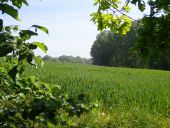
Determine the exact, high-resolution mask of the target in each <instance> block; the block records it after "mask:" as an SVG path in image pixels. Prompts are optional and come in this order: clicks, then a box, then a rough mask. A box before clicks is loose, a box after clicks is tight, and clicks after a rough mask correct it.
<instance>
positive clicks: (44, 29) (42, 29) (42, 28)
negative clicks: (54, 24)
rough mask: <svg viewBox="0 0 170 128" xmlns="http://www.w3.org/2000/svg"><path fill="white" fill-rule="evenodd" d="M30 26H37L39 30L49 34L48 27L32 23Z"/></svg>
mask: <svg viewBox="0 0 170 128" xmlns="http://www.w3.org/2000/svg"><path fill="white" fill-rule="evenodd" d="M32 27H34V28H38V29H40V30H41V31H43V32H45V33H47V34H49V32H48V29H47V28H46V27H43V26H39V25H32Z"/></svg>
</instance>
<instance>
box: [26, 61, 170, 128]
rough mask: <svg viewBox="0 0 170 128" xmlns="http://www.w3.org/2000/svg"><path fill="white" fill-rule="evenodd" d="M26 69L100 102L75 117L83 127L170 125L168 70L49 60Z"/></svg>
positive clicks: (169, 78)
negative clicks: (88, 111)
mask: <svg viewBox="0 0 170 128" xmlns="http://www.w3.org/2000/svg"><path fill="white" fill-rule="evenodd" d="M27 72H28V73H29V74H32V75H35V76H37V77H38V78H40V79H41V80H42V81H45V82H49V83H52V84H58V85H60V86H61V87H62V90H63V91H64V92H67V93H68V94H69V95H71V96H73V97H74V96H77V95H78V94H80V93H83V94H85V95H87V96H88V97H90V99H91V100H92V101H93V102H94V103H97V104H99V107H98V108H97V109H95V110H93V111H91V112H90V113H87V114H85V115H83V116H82V117H81V118H79V119H76V121H77V122H79V123H80V124H81V126H82V127H85V126H88V127H111V128H112V127H129V128H132V127H141V128H145V127H148V128H152V127H153V128H155V127H158V128H159V127H170V72H168V71H159V70H144V69H128V68H114V67H112V68H111V67H102V66H92V65H81V64H66V63H56V62H46V63H45V65H44V67H43V68H39V69H35V68H34V69H33V68H31V67H30V68H29V69H28V70H27Z"/></svg>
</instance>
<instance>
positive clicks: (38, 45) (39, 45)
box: [34, 42, 48, 53]
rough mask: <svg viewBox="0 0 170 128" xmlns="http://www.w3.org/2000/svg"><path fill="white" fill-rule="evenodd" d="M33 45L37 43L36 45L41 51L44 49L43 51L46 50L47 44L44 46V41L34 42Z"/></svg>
mask: <svg viewBox="0 0 170 128" xmlns="http://www.w3.org/2000/svg"><path fill="white" fill-rule="evenodd" d="M34 44H35V45H37V47H39V48H40V49H41V50H42V51H44V52H45V53H46V52H47V50H48V49H47V46H45V44H44V43H41V42H34Z"/></svg>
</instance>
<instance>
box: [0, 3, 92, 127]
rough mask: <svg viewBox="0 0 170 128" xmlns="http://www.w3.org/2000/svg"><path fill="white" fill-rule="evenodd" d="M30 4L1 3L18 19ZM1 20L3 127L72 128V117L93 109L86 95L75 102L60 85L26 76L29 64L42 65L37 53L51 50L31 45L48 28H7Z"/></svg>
mask: <svg viewBox="0 0 170 128" xmlns="http://www.w3.org/2000/svg"><path fill="white" fill-rule="evenodd" d="M23 4H25V5H28V3H27V0H0V10H1V11H2V14H3V13H6V14H8V15H9V16H11V17H13V18H14V19H16V20H19V18H18V9H20V8H21V7H22V5H23ZM4 22H5V21H3V20H2V19H0V57H1V58H2V57H3V58H4V60H3V61H1V62H0V127H3V128H4V127H6V128H15V127H20V128H27V127H54V126H59V127H71V126H73V124H72V122H69V118H70V117H73V116H80V115H81V114H82V113H84V112H85V111H87V110H88V109H90V108H91V107H92V106H91V105H90V104H88V103H89V100H88V99H87V98H86V97H85V96H84V95H83V94H81V95H79V96H78V98H77V99H72V98H70V97H68V96H67V95H66V94H61V93H60V87H59V86H58V85H50V84H46V83H44V82H41V81H40V80H38V79H37V78H35V77H33V76H27V75H24V74H23V73H24V71H25V67H26V65H27V64H30V65H31V66H36V67H37V66H38V64H39V63H40V64H42V60H41V58H40V57H38V56H35V55H34V50H35V49H37V48H40V49H41V50H42V51H44V52H46V51H47V47H46V46H45V45H44V44H43V43H41V42H30V39H31V37H32V36H37V35H38V33H37V29H39V30H42V31H43V32H45V33H47V34H48V29H47V28H45V27H42V26H39V25H32V26H31V28H30V29H29V30H21V29H20V28H19V27H18V26H12V25H11V26H4V25H3V24H4Z"/></svg>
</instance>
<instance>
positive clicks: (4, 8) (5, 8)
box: [0, 4, 19, 20]
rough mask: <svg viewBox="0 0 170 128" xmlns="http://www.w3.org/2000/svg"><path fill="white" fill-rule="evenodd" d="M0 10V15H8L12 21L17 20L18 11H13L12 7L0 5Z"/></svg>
mask: <svg viewBox="0 0 170 128" xmlns="http://www.w3.org/2000/svg"><path fill="white" fill-rule="evenodd" d="M0 10H1V11H2V13H6V14H8V15H10V16H11V17H13V18H14V19H16V20H19V18H18V10H17V9H15V8H14V7H12V6H10V5H8V4H0Z"/></svg>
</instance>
